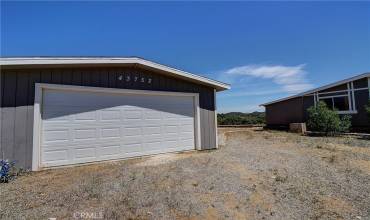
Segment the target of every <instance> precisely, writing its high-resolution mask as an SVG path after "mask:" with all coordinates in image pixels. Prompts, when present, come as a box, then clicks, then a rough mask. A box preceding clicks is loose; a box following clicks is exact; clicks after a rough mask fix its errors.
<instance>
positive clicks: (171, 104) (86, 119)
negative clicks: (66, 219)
mask: <svg viewBox="0 0 370 220" xmlns="http://www.w3.org/2000/svg"><path fill="white" fill-rule="evenodd" d="M43 95H44V98H43V107H42V134H41V136H42V138H41V140H42V143H41V148H42V152H41V158H42V160H41V161H42V163H43V164H42V165H43V166H59V165H66V164H76V163H84V162H92V161H100V160H107V159H119V158H125V157H133V156H141V155H148V154H154V153H164V152H170V151H181V150H190V149H194V146H195V144H194V100H193V98H192V97H182V96H178V97H177V96H163V95H137V94H129V95H127V94H110V93H98V92H96V93H91V92H72V91H58V90H45V91H44V93H43Z"/></svg>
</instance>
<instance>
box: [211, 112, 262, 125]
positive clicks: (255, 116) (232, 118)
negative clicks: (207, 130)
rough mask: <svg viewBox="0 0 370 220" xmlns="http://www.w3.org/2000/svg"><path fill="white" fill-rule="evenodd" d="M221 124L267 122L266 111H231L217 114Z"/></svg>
mask: <svg viewBox="0 0 370 220" xmlns="http://www.w3.org/2000/svg"><path fill="white" fill-rule="evenodd" d="M217 122H218V124H219V125H255V124H264V123H265V113H264V112H252V113H243V112H229V113H221V114H217Z"/></svg>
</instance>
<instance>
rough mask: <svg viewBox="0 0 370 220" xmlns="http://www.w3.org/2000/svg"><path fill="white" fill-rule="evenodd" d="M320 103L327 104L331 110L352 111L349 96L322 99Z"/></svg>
mask: <svg viewBox="0 0 370 220" xmlns="http://www.w3.org/2000/svg"><path fill="white" fill-rule="evenodd" d="M320 101H323V102H325V103H326V105H327V106H328V108H330V109H333V110H334V109H335V110H337V111H350V108H349V101H348V96H337V97H330V98H320Z"/></svg>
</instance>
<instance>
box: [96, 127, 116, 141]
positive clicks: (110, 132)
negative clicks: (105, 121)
mask: <svg viewBox="0 0 370 220" xmlns="http://www.w3.org/2000/svg"><path fill="white" fill-rule="evenodd" d="M100 132H101V133H100V138H102V139H107V138H108V139H112V138H120V136H121V128H120V127H105V128H104V127H103V128H101V129H100Z"/></svg>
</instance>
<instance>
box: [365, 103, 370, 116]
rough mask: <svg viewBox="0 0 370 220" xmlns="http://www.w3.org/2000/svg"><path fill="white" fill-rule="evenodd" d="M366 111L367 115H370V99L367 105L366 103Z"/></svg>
mask: <svg viewBox="0 0 370 220" xmlns="http://www.w3.org/2000/svg"><path fill="white" fill-rule="evenodd" d="M365 111H366V113H367V115H368V116H369V117H370V100H369V101H368V102H367V105H365Z"/></svg>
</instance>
